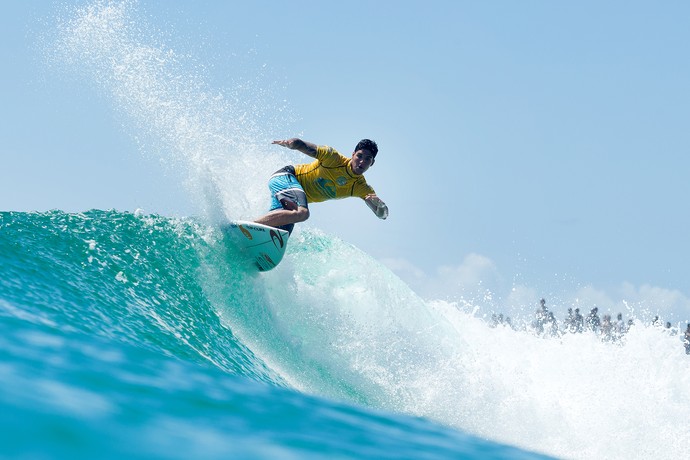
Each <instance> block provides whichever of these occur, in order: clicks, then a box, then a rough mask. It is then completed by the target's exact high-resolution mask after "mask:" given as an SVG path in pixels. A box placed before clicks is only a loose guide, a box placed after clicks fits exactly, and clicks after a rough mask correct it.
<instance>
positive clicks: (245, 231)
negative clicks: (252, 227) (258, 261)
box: [238, 225, 254, 240]
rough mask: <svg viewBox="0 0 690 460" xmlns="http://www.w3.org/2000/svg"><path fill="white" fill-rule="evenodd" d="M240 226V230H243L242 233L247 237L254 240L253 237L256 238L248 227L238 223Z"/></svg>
mask: <svg viewBox="0 0 690 460" xmlns="http://www.w3.org/2000/svg"><path fill="white" fill-rule="evenodd" d="M238 227H239V228H240V230H241V231H242V234H243V235H244V236H246V237H247V238H249V239H250V240H253V239H254V237H253V236H252V234H251V233H250V232H249V230H247V229H246V228H244V227H243V226H241V225H238Z"/></svg>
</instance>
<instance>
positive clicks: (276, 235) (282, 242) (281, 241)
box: [270, 230, 285, 249]
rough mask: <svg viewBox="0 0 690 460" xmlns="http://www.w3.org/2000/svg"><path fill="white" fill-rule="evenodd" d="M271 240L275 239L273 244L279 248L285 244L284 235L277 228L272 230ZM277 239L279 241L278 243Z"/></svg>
mask: <svg viewBox="0 0 690 460" xmlns="http://www.w3.org/2000/svg"><path fill="white" fill-rule="evenodd" d="M270 235H271V241H273V245H274V246H275V247H277V248H278V249H281V248H282V247H283V245H284V244H285V241H284V240H283V237H282V236H281V235H280V233H278V232H276V231H275V230H271V233H270ZM276 241H277V243H276Z"/></svg>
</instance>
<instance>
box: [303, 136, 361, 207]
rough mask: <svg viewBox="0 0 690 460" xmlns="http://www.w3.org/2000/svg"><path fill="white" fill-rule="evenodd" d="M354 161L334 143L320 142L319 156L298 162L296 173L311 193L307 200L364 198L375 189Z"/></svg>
mask: <svg viewBox="0 0 690 460" xmlns="http://www.w3.org/2000/svg"><path fill="white" fill-rule="evenodd" d="M351 161H352V159H351V158H346V157H344V156H342V155H341V154H340V153H338V151H337V150H335V149H334V148H333V147H328V146H325V145H319V146H318V147H317V148H316V160H314V161H313V162H311V163H308V164H301V165H295V176H296V177H297V180H298V181H299V183H300V184H301V185H302V188H304V192H305V193H306V194H307V201H308V202H310V203H314V202H320V201H326V200H336V199H340V198H347V197H349V196H358V197H360V198H364V197H365V196H367V195H369V194H370V193H374V189H373V188H371V186H369V184H367V181H366V180H365V179H364V176H363V175H361V174H355V173H354V172H353V171H352V166H351V165H350V162H351Z"/></svg>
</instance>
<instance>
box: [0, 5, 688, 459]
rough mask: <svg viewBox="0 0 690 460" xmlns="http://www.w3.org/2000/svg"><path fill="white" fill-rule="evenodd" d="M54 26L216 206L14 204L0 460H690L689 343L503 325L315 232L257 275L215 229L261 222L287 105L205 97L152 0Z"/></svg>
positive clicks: (127, 119) (106, 91) (8, 217)
mask: <svg viewBox="0 0 690 460" xmlns="http://www.w3.org/2000/svg"><path fill="white" fill-rule="evenodd" d="M59 14H60V18H59V20H57V21H55V23H56V30H55V33H54V36H53V37H51V38H52V40H51V41H47V42H46V43H50V44H49V45H48V48H49V49H48V52H47V53H46V54H47V55H49V58H50V60H51V65H52V66H55V67H59V68H61V70H62V71H67V72H71V73H72V74H73V75H76V78H78V79H82V80H83V81H84V82H87V83H88V87H90V88H93V89H94V90H95V91H96V92H98V93H99V94H101V95H102V96H103V99H104V100H105V101H108V103H110V104H112V107H113V108H114V111H115V113H116V114H117V115H116V116H117V119H118V120H119V121H121V123H122V125H123V129H124V130H125V131H127V132H129V133H131V134H132V137H133V138H136V140H137V142H138V143H139V145H140V147H141V150H142V151H143V152H146V154H149V155H160V157H161V158H162V159H163V160H164V161H165V162H166V163H169V164H170V165H171V167H173V168H179V169H182V170H184V171H185V174H186V183H185V184H184V186H185V187H186V189H187V190H189V193H190V195H191V196H194V197H195V198H196V200H197V201H198V202H200V203H202V205H201V206H200V208H201V209H202V210H203V212H200V213H199V215H194V216H166V215H159V214H155V213H147V212H144V211H142V210H115V209H106V210H99V209H93V210H84V211H83V212H67V211H63V210H51V211H36V212H16V211H0V428H1V430H0V458H8V459H9V458H12V459H14V458H22V459H24V458H26V459H34V458H36V459H44V458H46V459H48V458H49V459H53V458H55V459H62V458H64V459H68V458H69V459H74V458H123V457H124V458H261V459H263V458H281V459H282V458H295V459H298V458H299V459H302V458H372V459H373V458H408V459H432V458H463V459H464V458H467V459H474V458H476V459H485V458H550V457H555V458H573V459H590V458H610V459H624V458H625V459H629V458H655V459H664V458H668V459H671V458H674V459H675V458H681V457H682V456H684V455H683V454H684V452H685V451H686V450H687V445H688V442H689V441H690V422H688V415H687V414H688V413H690V357H688V355H686V354H685V350H684V347H683V344H682V341H681V335H680V334H679V332H678V331H675V330H667V329H664V328H661V327H657V326H654V325H651V324H650V323H649V321H648V320H647V319H646V318H635V319H634V324H633V326H632V327H631V328H630V330H629V331H627V333H626V334H624V335H623V336H621V337H618V338H617V339H616V340H602V336H601V335H599V334H595V333H594V332H591V331H585V332H583V333H577V334H570V333H566V334H559V335H557V336H554V337H552V336H550V335H549V334H536V333H535V331H534V330H533V328H532V327H531V326H530V325H529V322H526V323H525V325H524V327H523V326H522V325H521V324H519V323H517V322H516V323H514V324H513V326H514V327H510V326H508V325H506V324H495V323H493V322H492V321H491V320H490V318H489V317H488V315H487V306H485V305H482V303H481V300H479V301H474V302H464V303H457V302H450V301H444V300H435V299H429V298H422V297H421V296H419V295H418V294H416V293H415V292H414V291H413V290H412V289H411V288H410V287H409V286H407V285H406V284H405V283H404V282H403V281H402V280H401V279H399V278H398V277H397V276H396V275H395V274H394V273H393V272H392V271H391V270H389V269H388V268H387V267H386V266H385V265H383V264H382V263H381V262H379V261H378V260H376V259H375V258H373V257H371V256H370V255H368V254H367V253H366V252H364V251H362V250H360V249H359V248H357V247H356V246H354V245H352V244H350V243H348V242H347V241H344V240H342V239H340V238H338V237H335V236H333V235H329V234H327V233H325V232H323V231H320V230H319V229H318V228H313V227H311V226H308V225H303V226H298V228H297V230H296V231H295V232H294V234H293V235H292V237H291V239H290V242H289V245H288V249H287V252H286V256H285V259H284V260H283V262H282V263H281V264H280V266H278V267H277V268H276V269H275V270H273V271H270V272H267V273H257V272H255V271H254V270H252V269H251V268H248V267H247V264H246V260H245V258H244V256H243V255H242V254H241V253H240V252H238V251H237V249H236V248H234V247H233V245H232V244H231V243H230V242H228V241H226V240H225V239H224V237H223V234H222V232H221V231H220V230H219V222H222V221H223V220H224V219H227V218H242V217H245V216H247V215H251V214H252V213H256V212H257V210H260V209H263V206H264V204H265V203H264V201H265V198H266V191H265V187H266V185H265V174H264V172H265V170H266V165H265V163H266V162H269V163H275V165H277V166H280V165H282V164H284V161H283V158H280V157H278V156H276V155H275V154H274V155H273V157H267V156H265V155H263V156H262V155H256V153H257V150H259V149H261V148H262V147H260V146H261V145H265V144H266V143H267V136H266V135H265V133H266V132H273V131H274V130H273V129H272V126H270V125H271V123H273V121H274V120H271V119H270V116H268V115H266V114H268V113H269V112H270V110H261V109H260V108H259V109H258V111H259V112H261V114H260V115H261V116H257V117H255V118H253V117H251V116H248V115H247V113H250V112H251V110H254V109H256V107H257V106H260V105H261V104H260V103H259V102H260V101H257V99H256V98H255V97H247V95H246V94H245V93H242V92H241V91H240V92H238V93H235V94H233V95H232V96H230V95H228V94H224V95H219V94H218V93H215V92H213V91H212V90H211V89H209V86H207V85H206V83H205V81H204V75H203V72H202V71H200V70H199V69H198V68H196V67H194V66H193V65H191V66H190V65H189V64H188V63H187V61H185V60H184V59H183V56H182V55H181V54H178V53H176V52H175V51H174V50H172V49H170V47H169V46H168V45H166V44H165V43H164V42H165V40H164V34H162V33H161V32H160V31H159V28H158V27H157V26H155V25H153V24H151V23H150V22H147V18H148V20H149V21H150V20H151V19H150V18H151V15H150V14H144V13H142V12H141V11H140V10H139V7H138V3H137V2H136V1H122V2H119V1H105V0H103V1H95V2H90V3H87V4H86V5H85V6H80V7H75V8H64V9H62V10H61V12H60V13H59ZM48 35H50V34H48ZM246 83H247V82H245V84H243V86H242V88H244V89H245V90H246V89H247V88H248V86H247V84H246ZM249 86H251V85H249ZM250 92H251V91H250ZM262 94H264V95H265V93H262ZM264 115H266V117H268V118H266V117H265V116H264ZM278 155H279V154H278ZM259 166H260V167H259ZM275 169H277V167H276V168H275ZM255 170H256V171H258V172H256V173H251V172H249V173H248V171H255ZM271 171H272V170H271ZM228 178H231V180H228ZM535 300H536V299H535ZM532 314H533V312H529V315H532Z"/></svg>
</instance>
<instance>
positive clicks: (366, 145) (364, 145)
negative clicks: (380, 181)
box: [355, 139, 379, 157]
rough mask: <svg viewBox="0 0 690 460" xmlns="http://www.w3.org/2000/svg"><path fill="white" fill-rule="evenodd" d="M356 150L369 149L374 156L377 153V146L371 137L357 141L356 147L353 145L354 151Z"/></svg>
mask: <svg viewBox="0 0 690 460" xmlns="http://www.w3.org/2000/svg"><path fill="white" fill-rule="evenodd" d="M358 150H369V151H370V152H371V154H372V155H373V156H374V157H376V154H377V153H379V146H378V145H376V142H374V141H372V140H371V139H362V140H361V141H359V142H358V143H357V147H355V152H356V151H358Z"/></svg>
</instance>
